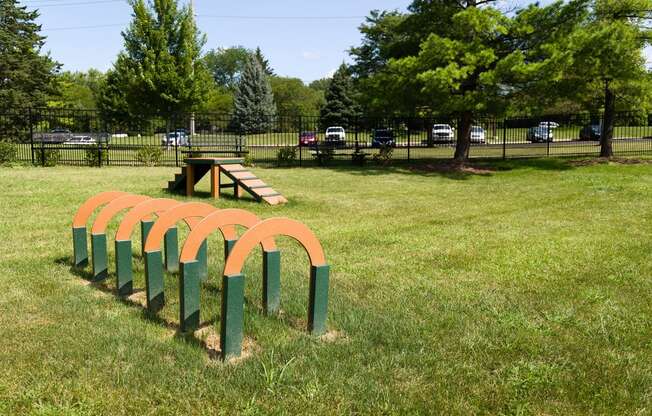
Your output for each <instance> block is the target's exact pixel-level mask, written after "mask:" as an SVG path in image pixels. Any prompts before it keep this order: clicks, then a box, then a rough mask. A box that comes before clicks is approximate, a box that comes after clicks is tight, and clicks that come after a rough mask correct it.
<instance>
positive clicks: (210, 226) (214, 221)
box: [180, 208, 276, 262]
mask: <svg viewBox="0 0 652 416" xmlns="http://www.w3.org/2000/svg"><path fill="white" fill-rule="evenodd" d="M259 222H260V218H259V217H258V216H256V215H255V214H253V213H252V212H249V211H245V210H243V209H235V208H233V209H222V210H219V211H217V212H213V213H212V214H209V215H208V216H206V217H205V218H204V219H203V220H201V221H200V222H199V224H197V225H196V226H195V228H194V229H193V230H192V231H191V232H190V234H189V235H188V238H186V242H185V244H184V245H183V250H182V251H181V257H180V261H182V262H188V261H192V260H195V258H196V257H197V251H199V247H200V246H201V244H202V242H203V241H204V240H205V239H206V238H207V237H208V236H209V235H210V234H211V233H212V232H213V231H215V230H220V232H221V233H222V236H223V237H224V239H225V240H232V239H233V236H232V235H230V234H229V235H227V234H228V233H225V232H224V229H225V228H227V227H228V226H233V225H241V226H243V227H247V228H252V227H254V226H255V225H256V224H258V223H259ZM261 245H262V247H263V249H264V250H267V251H271V250H276V244H275V243H274V239H273V238H269V239H265V240H264V241H262V242H261Z"/></svg>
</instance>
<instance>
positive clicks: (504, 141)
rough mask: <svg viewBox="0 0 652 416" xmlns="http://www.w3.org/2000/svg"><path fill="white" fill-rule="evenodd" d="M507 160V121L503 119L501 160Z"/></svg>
mask: <svg viewBox="0 0 652 416" xmlns="http://www.w3.org/2000/svg"><path fill="white" fill-rule="evenodd" d="M506 158H507V119H506V118H504V119H503V160H505V159H506Z"/></svg>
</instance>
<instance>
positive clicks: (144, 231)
mask: <svg viewBox="0 0 652 416" xmlns="http://www.w3.org/2000/svg"><path fill="white" fill-rule="evenodd" d="M153 226H154V221H150V220H146V221H141V222H140V243H141V244H140V252H141V253H143V256H144V255H145V242H146V241H147V236H148V235H149V230H151V229H152V227H153Z"/></svg>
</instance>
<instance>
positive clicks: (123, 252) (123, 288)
mask: <svg viewBox="0 0 652 416" xmlns="http://www.w3.org/2000/svg"><path fill="white" fill-rule="evenodd" d="M115 272H116V273H115V274H116V281H115V284H116V288H117V290H118V295H119V296H128V295H131V294H132V293H133V292H134V287H133V273H132V270H131V240H123V241H117V240H116V242H115Z"/></svg>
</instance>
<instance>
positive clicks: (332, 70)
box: [324, 68, 337, 78]
mask: <svg viewBox="0 0 652 416" xmlns="http://www.w3.org/2000/svg"><path fill="white" fill-rule="evenodd" d="M336 72H337V68H335V69H331V70H330V71H328V72H327V73H326V75H324V78H333V75H335V73H336Z"/></svg>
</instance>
